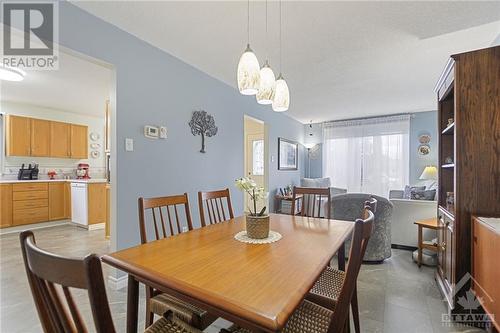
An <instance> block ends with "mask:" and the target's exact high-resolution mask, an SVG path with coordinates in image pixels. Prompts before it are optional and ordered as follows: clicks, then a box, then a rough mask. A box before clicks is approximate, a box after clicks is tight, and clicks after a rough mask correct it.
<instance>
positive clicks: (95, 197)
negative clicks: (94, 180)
mask: <svg viewBox="0 0 500 333" xmlns="http://www.w3.org/2000/svg"><path fill="white" fill-rule="evenodd" d="M88 200H89V207H88V209H89V224H97V223H104V222H106V184H105V183H98V184H88Z"/></svg>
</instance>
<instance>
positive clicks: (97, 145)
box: [90, 142, 101, 149]
mask: <svg viewBox="0 0 500 333" xmlns="http://www.w3.org/2000/svg"><path fill="white" fill-rule="evenodd" d="M90 148H92V149H99V148H101V144H100V143H96V142H94V143H91V144H90Z"/></svg>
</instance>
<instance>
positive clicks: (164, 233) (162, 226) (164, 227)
mask: <svg viewBox="0 0 500 333" xmlns="http://www.w3.org/2000/svg"><path fill="white" fill-rule="evenodd" d="M159 211H160V219H161V229H162V231H163V237H167V231H166V230H165V229H166V224H165V219H164V218H163V210H162V209H161V208H160V209H159Z"/></svg>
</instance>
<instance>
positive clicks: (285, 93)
mask: <svg viewBox="0 0 500 333" xmlns="http://www.w3.org/2000/svg"><path fill="white" fill-rule="evenodd" d="M289 106H290V91H289V90H288V85H287V84H286V81H285V79H284V78H283V76H281V74H280V75H279V76H278V79H277V80H276V86H275V88H274V99H273V111H276V112H283V111H286V110H288V107H289Z"/></svg>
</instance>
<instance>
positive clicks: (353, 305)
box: [351, 287, 361, 333]
mask: <svg viewBox="0 0 500 333" xmlns="http://www.w3.org/2000/svg"><path fill="white" fill-rule="evenodd" d="M351 309H352V320H353V321H354V331H355V332H356V333H360V332H361V330H360V327H359V308H358V290H357V287H354V292H353V293H352V299H351Z"/></svg>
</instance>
